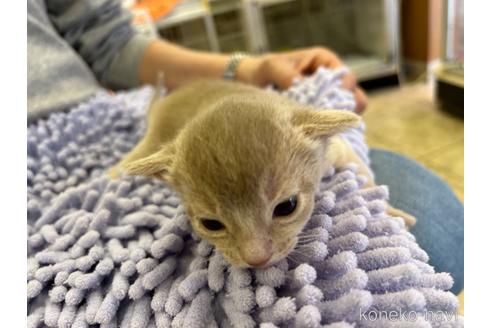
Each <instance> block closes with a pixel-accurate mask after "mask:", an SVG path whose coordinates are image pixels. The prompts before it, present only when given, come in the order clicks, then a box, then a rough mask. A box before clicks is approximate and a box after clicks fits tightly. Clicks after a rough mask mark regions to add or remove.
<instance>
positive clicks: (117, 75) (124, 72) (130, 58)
mask: <svg viewBox="0 0 492 328" xmlns="http://www.w3.org/2000/svg"><path fill="white" fill-rule="evenodd" d="M155 40H157V39H156V38H152V37H148V36H145V35H143V34H140V33H135V34H134V35H133V37H132V38H131V39H130V40H129V41H128V42H127V43H126V44H125V45H124V46H123V48H122V49H121V51H119V52H118V54H116V56H115V58H114V59H113V61H112V62H111V64H110V67H109V70H108V72H107V74H106V76H105V78H104V79H103V81H102V83H103V84H104V85H105V86H107V87H110V88H114V89H128V88H134V87H137V86H139V85H140V84H141V83H140V79H139V68H140V62H141V60H142V56H143V54H144V51H145V49H147V47H148V46H149V44H150V43H151V42H153V41H155Z"/></svg>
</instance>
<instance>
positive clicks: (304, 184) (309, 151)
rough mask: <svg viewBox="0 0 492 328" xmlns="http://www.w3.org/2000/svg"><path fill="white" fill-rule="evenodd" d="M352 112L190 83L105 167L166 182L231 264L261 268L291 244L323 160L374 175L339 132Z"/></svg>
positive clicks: (351, 121) (236, 87)
mask: <svg viewBox="0 0 492 328" xmlns="http://www.w3.org/2000/svg"><path fill="white" fill-rule="evenodd" d="M359 120H360V119H359V117H358V116H357V115H355V114H352V113H350V112H347V111H339V110H323V111H320V112H317V111H315V110H313V109H312V108H309V107H305V106H301V105H299V104H297V103H294V102H293V101H290V100H288V99H286V98H285V97H282V96H280V95H278V94H276V93H274V92H268V91H264V90H261V89H258V88H255V87H252V86H247V85H244V84H240V83H232V82H224V81H215V80H213V81H212V80H209V81H201V82H196V83H193V84H190V85H189V86H187V87H184V88H182V89H180V90H177V91H176V92H174V93H171V94H170V95H169V96H167V97H165V98H162V99H159V100H156V101H154V102H153V104H152V105H151V108H150V111H149V116H148V127H147V132H146V134H145V136H144V138H143V139H142V140H141V141H140V143H139V144H138V145H137V146H136V147H135V148H134V149H133V150H132V151H131V152H130V153H129V154H128V155H127V156H126V157H125V158H124V159H123V160H122V161H121V162H120V163H118V164H117V165H116V166H115V167H114V168H113V169H112V170H111V171H110V175H111V176H113V177H115V176H117V175H118V174H119V173H120V172H123V173H126V174H132V175H145V176H152V177H156V178H158V179H162V180H164V181H166V182H168V183H169V184H170V185H171V186H172V187H174V188H175V190H176V191H177V192H178V193H179V194H180V196H181V198H182V201H183V204H184V206H185V208H186V210H187V212H188V215H189V217H190V220H191V224H192V226H193V229H194V230H195V231H196V232H197V233H198V234H199V235H200V236H201V237H202V238H204V239H206V240H208V241H209V242H210V243H211V244H213V245H215V246H216V247H217V249H219V250H220V251H221V252H222V254H223V255H224V256H225V258H226V259H227V260H228V261H229V262H230V263H231V264H233V265H236V266H240V267H261V266H265V265H269V264H271V263H274V262H276V261H279V260H280V259H282V258H284V257H285V256H286V255H287V254H288V253H289V252H290V251H291V250H292V249H293V248H294V246H295V245H296V242H297V235H298V234H299V233H300V232H301V230H302V229H303V227H304V225H305V223H306V221H307V220H308V219H309V218H310V216H311V213H312V211H313V205H314V195H315V192H316V189H317V186H318V184H319V181H320V179H321V176H322V174H323V172H324V171H325V169H326V168H327V166H328V165H335V166H336V167H339V166H343V165H345V164H347V163H349V162H354V161H355V162H357V163H358V164H359V165H360V169H361V173H362V174H365V175H366V176H367V177H368V178H369V180H368V181H369V184H373V182H372V179H371V176H372V175H371V174H370V171H369V169H368V168H367V167H366V166H365V165H364V164H363V163H362V161H361V160H360V159H359V158H358V157H357V156H356V155H355V153H354V151H353V150H352V148H351V147H350V145H349V144H348V143H346V142H345V141H344V140H343V139H341V138H340V137H337V134H338V133H340V132H343V131H345V130H346V129H348V128H352V127H356V126H357V125H358V124H359Z"/></svg>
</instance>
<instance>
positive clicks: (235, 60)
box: [224, 52, 250, 81]
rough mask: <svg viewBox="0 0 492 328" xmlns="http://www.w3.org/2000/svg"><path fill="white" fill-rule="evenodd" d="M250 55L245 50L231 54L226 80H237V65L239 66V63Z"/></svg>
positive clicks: (225, 73) (225, 72)
mask: <svg viewBox="0 0 492 328" xmlns="http://www.w3.org/2000/svg"><path fill="white" fill-rule="evenodd" d="M248 57H250V55H248V54H247V53H244V52H234V53H233V54H232V55H231V58H230V59H229V63H228V64H227V67H226V69H225V71H224V80H229V81H232V80H235V79H236V73H237V67H238V66H239V63H241V61H242V60H243V59H245V58H248Z"/></svg>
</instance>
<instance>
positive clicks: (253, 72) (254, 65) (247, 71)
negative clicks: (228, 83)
mask: <svg viewBox="0 0 492 328" xmlns="http://www.w3.org/2000/svg"><path fill="white" fill-rule="evenodd" d="M262 62H263V56H260V57H248V58H244V59H243V60H242V61H241V62H240V63H239V65H238V66H237V70H236V80H237V81H240V82H243V83H247V84H254V85H261V81H260V79H259V71H260V67H261V64H262Z"/></svg>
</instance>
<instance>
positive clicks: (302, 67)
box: [296, 55, 317, 75]
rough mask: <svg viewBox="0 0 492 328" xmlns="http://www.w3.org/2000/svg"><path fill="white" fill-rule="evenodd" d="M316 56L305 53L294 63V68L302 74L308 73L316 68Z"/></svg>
mask: <svg viewBox="0 0 492 328" xmlns="http://www.w3.org/2000/svg"><path fill="white" fill-rule="evenodd" d="M315 60H316V57H315V56H312V55H306V56H304V57H302V58H301V60H300V61H299V62H298V63H297V65H296V70H297V71H298V72H299V73H300V74H302V75H309V74H312V73H314V71H315V70H316V68H317V67H316V63H315Z"/></svg>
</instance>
